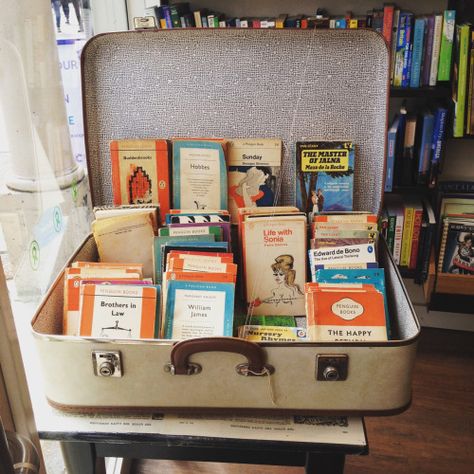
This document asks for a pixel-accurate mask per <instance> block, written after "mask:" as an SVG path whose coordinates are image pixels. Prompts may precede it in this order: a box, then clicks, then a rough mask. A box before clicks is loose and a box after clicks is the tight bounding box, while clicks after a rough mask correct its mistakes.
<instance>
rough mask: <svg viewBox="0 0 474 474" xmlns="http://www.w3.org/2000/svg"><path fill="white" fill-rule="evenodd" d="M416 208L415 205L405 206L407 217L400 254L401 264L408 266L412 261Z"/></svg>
mask: <svg viewBox="0 0 474 474" xmlns="http://www.w3.org/2000/svg"><path fill="white" fill-rule="evenodd" d="M413 216H414V209H413V207H407V208H405V219H404V223H403V234H402V251H401V255H400V265H401V266H402V267H407V266H408V264H409V263H410V254H411V239H412V237H413V224H414V220H413Z"/></svg>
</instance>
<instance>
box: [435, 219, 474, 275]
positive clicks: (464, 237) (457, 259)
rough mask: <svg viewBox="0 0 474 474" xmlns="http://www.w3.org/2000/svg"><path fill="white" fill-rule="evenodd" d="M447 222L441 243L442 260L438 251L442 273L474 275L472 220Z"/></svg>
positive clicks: (473, 226)
mask: <svg viewBox="0 0 474 474" xmlns="http://www.w3.org/2000/svg"><path fill="white" fill-rule="evenodd" d="M445 220H446V221H447V224H446V231H445V238H444V242H443V247H444V248H443V251H444V252H443V258H442V260H441V256H442V253H441V251H440V267H441V268H440V270H439V271H441V272H442V273H454V274H460V275H474V247H473V244H474V219H471V220H468V219H466V220H465V221H464V222H450V219H445Z"/></svg>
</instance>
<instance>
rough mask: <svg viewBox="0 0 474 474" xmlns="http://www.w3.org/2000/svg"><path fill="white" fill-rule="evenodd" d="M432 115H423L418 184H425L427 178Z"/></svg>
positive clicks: (431, 137) (431, 136)
mask: <svg viewBox="0 0 474 474" xmlns="http://www.w3.org/2000/svg"><path fill="white" fill-rule="evenodd" d="M433 126H434V116H433V115H432V114H426V115H425V116H424V117H423V129H422V136H421V144H420V150H419V161H418V177H417V182H418V184H425V183H426V182H427V180H428V172H429V168H430V162H431V144H432V140H433Z"/></svg>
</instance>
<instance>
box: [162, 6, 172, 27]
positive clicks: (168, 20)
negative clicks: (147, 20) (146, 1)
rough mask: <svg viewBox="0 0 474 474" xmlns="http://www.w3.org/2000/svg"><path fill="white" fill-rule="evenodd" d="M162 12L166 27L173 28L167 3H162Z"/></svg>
mask: <svg viewBox="0 0 474 474" xmlns="http://www.w3.org/2000/svg"><path fill="white" fill-rule="evenodd" d="M163 14H164V16H165V22H166V28H167V29H172V28H173V19H172V18H171V9H170V7H169V6H168V5H163Z"/></svg>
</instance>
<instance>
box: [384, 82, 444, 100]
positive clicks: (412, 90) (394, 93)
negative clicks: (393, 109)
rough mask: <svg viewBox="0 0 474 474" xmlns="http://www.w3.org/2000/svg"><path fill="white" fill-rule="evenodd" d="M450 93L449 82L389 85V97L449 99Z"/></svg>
mask: <svg viewBox="0 0 474 474" xmlns="http://www.w3.org/2000/svg"><path fill="white" fill-rule="evenodd" d="M451 94H452V92H451V85H450V84H449V83H448V84H440V85H437V86H434V87H390V97H407V98H409V97H420V98H427V99H449V98H450V97H451Z"/></svg>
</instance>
